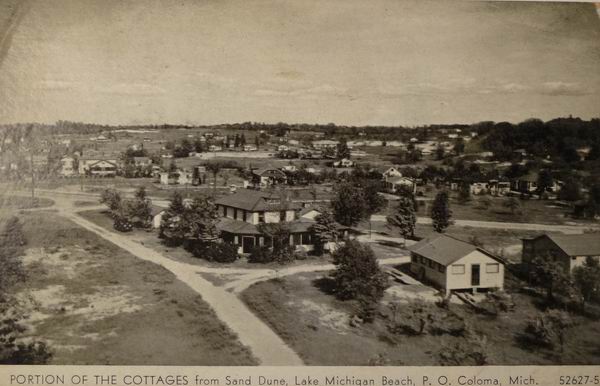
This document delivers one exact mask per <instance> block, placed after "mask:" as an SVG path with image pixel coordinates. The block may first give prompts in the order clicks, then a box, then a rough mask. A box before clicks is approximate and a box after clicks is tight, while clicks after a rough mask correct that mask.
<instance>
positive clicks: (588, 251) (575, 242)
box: [540, 233, 600, 256]
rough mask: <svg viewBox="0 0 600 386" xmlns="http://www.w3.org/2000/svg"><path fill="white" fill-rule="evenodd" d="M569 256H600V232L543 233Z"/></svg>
mask: <svg viewBox="0 0 600 386" xmlns="http://www.w3.org/2000/svg"><path fill="white" fill-rule="evenodd" d="M544 236H546V237H548V238H549V239H550V240H552V241H553V242H554V243H555V244H556V245H558V247H559V248H560V249H562V250H563V251H564V252H565V253H566V254H567V255H569V256H600V233H584V234H580V235H543V236H540V237H544Z"/></svg>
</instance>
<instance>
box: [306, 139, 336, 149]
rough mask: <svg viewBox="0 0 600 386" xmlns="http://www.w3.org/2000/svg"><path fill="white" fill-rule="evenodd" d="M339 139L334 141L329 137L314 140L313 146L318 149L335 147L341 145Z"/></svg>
mask: <svg viewBox="0 0 600 386" xmlns="http://www.w3.org/2000/svg"><path fill="white" fill-rule="evenodd" d="M339 144H340V142H339V141H332V140H329V139H322V140H318V141H312V147H313V148H315V149H318V150H323V149H335V148H336V147H337V145H339Z"/></svg>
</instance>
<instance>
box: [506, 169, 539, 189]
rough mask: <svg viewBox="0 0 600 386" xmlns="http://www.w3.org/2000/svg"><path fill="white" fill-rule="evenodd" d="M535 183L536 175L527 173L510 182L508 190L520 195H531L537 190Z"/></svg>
mask: <svg viewBox="0 0 600 386" xmlns="http://www.w3.org/2000/svg"><path fill="white" fill-rule="evenodd" d="M537 181H538V175H537V173H529V174H527V175H525V176H522V177H519V178H515V179H513V180H512V181H510V189H511V190H514V191H516V192H520V193H533V192H535V191H536V190H537V188H538V187H537Z"/></svg>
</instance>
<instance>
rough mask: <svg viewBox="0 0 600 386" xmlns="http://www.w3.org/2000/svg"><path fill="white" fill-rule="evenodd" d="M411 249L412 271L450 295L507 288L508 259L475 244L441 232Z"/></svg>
mask: <svg viewBox="0 0 600 386" xmlns="http://www.w3.org/2000/svg"><path fill="white" fill-rule="evenodd" d="M409 249H410V251H411V263H410V270H411V272H412V273H414V274H415V275H416V276H417V278H419V279H420V280H424V281H426V282H428V283H431V284H433V285H434V286H435V287H437V288H438V289H440V290H441V291H443V292H444V293H445V294H446V295H450V294H451V293H452V292H453V291H465V290H466V291H473V292H476V291H480V290H490V289H500V290H501V289H503V288H504V265H505V262H504V260H503V259H501V258H499V257H497V256H495V255H493V254H492V253H490V252H488V251H486V250H484V249H482V248H479V247H477V246H475V245H472V244H469V243H467V242H465V241H462V240H458V239H455V238H454V237H451V236H447V235H444V234H438V235H434V236H432V237H428V238H425V239H423V240H421V241H419V242H418V243H416V244H414V245H413V246H411V247H410V248H409Z"/></svg>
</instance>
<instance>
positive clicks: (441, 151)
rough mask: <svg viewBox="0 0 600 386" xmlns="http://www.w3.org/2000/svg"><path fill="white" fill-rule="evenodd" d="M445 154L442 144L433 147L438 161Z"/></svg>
mask: <svg viewBox="0 0 600 386" xmlns="http://www.w3.org/2000/svg"><path fill="white" fill-rule="evenodd" d="M445 155H446V149H444V147H443V146H442V145H438V147H437V148H436V149H435V156H436V158H437V160H438V161H441V160H443V159H444V156H445Z"/></svg>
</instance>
